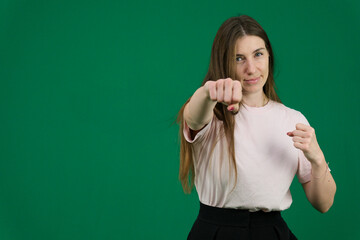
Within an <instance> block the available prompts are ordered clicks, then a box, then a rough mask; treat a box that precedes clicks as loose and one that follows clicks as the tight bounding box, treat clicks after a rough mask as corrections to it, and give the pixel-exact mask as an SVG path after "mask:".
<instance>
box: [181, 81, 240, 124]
mask: <svg viewBox="0 0 360 240" xmlns="http://www.w3.org/2000/svg"><path fill="white" fill-rule="evenodd" d="M241 99H242V88H241V84H240V82H239V81H237V80H232V79H231V78H227V79H219V80H217V81H207V82H206V83H205V85H204V86H202V87H200V88H199V89H197V90H196V91H195V93H194V95H193V96H192V97H191V99H190V101H189V102H188V103H187V104H186V106H185V109H184V119H185V121H186V123H187V125H188V126H189V128H190V129H191V130H194V131H197V130H200V129H202V128H203V127H204V126H205V125H206V124H208V123H209V122H210V121H211V119H212V117H213V114H214V113H213V110H214V107H215V105H216V103H217V102H221V103H224V104H226V105H228V107H227V109H228V110H229V111H232V112H237V111H238V110H239V103H240V101H241Z"/></svg>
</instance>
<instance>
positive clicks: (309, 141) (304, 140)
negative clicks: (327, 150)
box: [287, 123, 324, 163]
mask: <svg viewBox="0 0 360 240" xmlns="http://www.w3.org/2000/svg"><path fill="white" fill-rule="evenodd" d="M287 135H288V136H290V137H292V140H293V142H294V146H295V147H296V148H298V149H300V150H301V151H303V152H304V155H305V157H306V158H307V159H308V160H309V161H310V162H311V163H320V162H321V161H322V160H323V159H324V154H323V152H322V151H321V149H320V146H319V144H318V142H317V140H316V135H315V130H314V129H313V128H312V127H310V126H308V125H305V124H302V123H298V124H296V130H294V131H292V132H288V133H287Z"/></svg>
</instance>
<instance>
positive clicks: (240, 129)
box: [178, 16, 336, 240]
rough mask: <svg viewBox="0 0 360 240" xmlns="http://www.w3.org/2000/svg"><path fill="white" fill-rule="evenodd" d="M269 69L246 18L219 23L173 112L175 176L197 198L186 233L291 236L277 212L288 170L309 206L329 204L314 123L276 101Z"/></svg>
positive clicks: (328, 178)
mask: <svg viewBox="0 0 360 240" xmlns="http://www.w3.org/2000/svg"><path fill="white" fill-rule="evenodd" d="M273 71H274V56H273V52H272V49H271V45H270V41H269V39H268V37H267V35H266V33H265V31H264V30H263V29H262V27H261V26H260V25H259V24H258V23H257V22H256V21H255V20H254V19H252V18H251V17H248V16H240V17H233V18H230V19H228V20H227V21H225V22H224V23H223V24H222V26H221V27H220V29H219V30H218V32H217V34H216V36H215V39H214V43H213V47H212V52H211V58H210V65H209V70H208V73H207V75H206V77H205V79H204V81H203V83H202V86H201V87H200V88H199V89H197V90H196V91H195V93H194V94H193V96H192V97H191V98H190V99H189V100H188V101H187V102H186V103H185V104H184V106H183V107H182V109H181V110H180V112H179V119H178V121H179V123H180V136H181V150H180V174H179V176H180V180H181V182H182V185H183V188H184V191H185V192H190V191H191V188H192V186H193V185H195V187H196V190H197V193H198V195H199V200H200V211H199V215H198V218H197V219H196V221H195V223H194V225H193V227H192V229H191V231H190V233H189V236H188V239H261V240H266V239H296V237H295V236H294V235H293V234H292V233H291V231H290V230H289V228H288V227H287V225H286V223H285V222H284V220H283V218H282V217H281V211H283V210H285V209H287V208H289V207H290V205H291V203H292V198H291V194H290V190H289V188H290V185H291V182H292V180H293V178H294V176H295V174H296V175H297V177H298V180H299V182H300V183H301V184H302V186H303V188H304V191H305V194H306V197H307V199H308V200H309V201H310V203H311V204H312V205H313V206H314V207H315V208H316V209H317V210H319V211H320V212H322V213H324V212H326V211H328V210H329V208H330V207H331V206H332V204H333V200H334V195H335V191H336V185H335V182H334V179H333V178H332V175H331V174H330V169H329V168H328V165H327V163H326V162H325V158H324V155H323V152H322V151H321V149H320V147H319V145H318V143H317V140H316V136H315V132H314V129H313V128H311V127H310V126H309V124H308V122H307V120H306V118H305V117H304V116H303V115H302V114H301V113H300V112H298V111H295V110H293V109H290V108H287V107H286V106H284V105H283V104H282V103H281V102H280V99H279V97H278V96H277V94H276V92H275V89H274V87H275V83H274V77H273ZM189 181H190V182H189Z"/></svg>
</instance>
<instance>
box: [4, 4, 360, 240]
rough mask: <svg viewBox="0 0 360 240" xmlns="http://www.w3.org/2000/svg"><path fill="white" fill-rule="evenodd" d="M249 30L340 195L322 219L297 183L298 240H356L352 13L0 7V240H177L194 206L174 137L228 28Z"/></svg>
mask: <svg viewBox="0 0 360 240" xmlns="http://www.w3.org/2000/svg"><path fill="white" fill-rule="evenodd" d="M239 14H247V15H250V16H252V17H254V18H255V19H256V20H258V21H259V22H260V24H262V26H263V27H264V29H265V30H266V31H267V33H268V35H269V38H270V40H271V42H272V44H273V48H274V51H275V58H276V60H277V65H276V82H277V86H278V93H279V95H280V97H281V99H282V101H283V102H284V103H285V104H286V105H287V106H289V107H291V108H294V109H297V110H299V111H301V112H302V113H303V114H304V115H305V116H306V117H307V118H308V120H309V122H310V123H311V125H312V126H313V127H314V128H315V129H316V132H317V137H318V140H319V142H320V145H321V147H322V149H323V151H324V153H325V156H326V159H327V161H329V162H330V168H331V169H332V174H333V176H334V178H335V181H336V183H337V194H336V197H335V203H334V205H333V207H332V208H331V209H330V211H329V212H328V213H326V214H321V213H319V212H317V211H316V210H315V209H314V208H312V207H311V205H310V203H309V202H308V201H307V199H306V197H305V194H304V192H303V190H302V188H301V185H300V184H299V183H298V181H297V179H296V178H295V180H294V183H293V185H292V187H291V190H292V193H293V198H294V202H293V205H292V207H291V208H290V209H288V210H286V211H285V212H284V213H283V216H284V218H285V219H286V220H287V222H288V225H289V227H290V228H291V229H292V231H293V232H294V233H295V234H296V235H297V236H298V238H299V239H360V238H359V237H360V234H359V232H358V230H357V228H358V223H359V222H360V217H359V213H360V211H359V210H360V209H359V202H360V197H359V196H360V193H359V187H358V186H359V183H360V181H359V179H360V177H359V176H360V175H359V169H360V164H359V154H358V153H357V152H356V150H359V135H360V127H359V123H360V111H359V100H360V99H359V95H358V92H359V87H360V78H359V76H360V68H359V62H360V51H359V42H360V33H359V26H360V18H359V16H360V2H359V1H357V0H353V1H350V0H342V1H313V0H312V1H294V2H290V1H285V0H283V1H267V0H262V1H242V0H233V1H205V0H202V1H190V0H184V1H169V0H166V1H165V0H164V1H145V0H139V1H136V0H135V1H115V0H113V1H109V0H105V1H64V0H62V1H60V0H58V1H46V0H42V1H38V0H32V1H25V0H22V1H20V0H17V1H16V0H12V1H4V0H1V1H0V111H1V115H0V136H1V138H0V141H1V142H0V239H1V240H10V239H11V240H18V239H26V240H27V239H39V240H40V239H44V240H48V239H54V240H55V239H87V240H92V239H185V238H186V236H187V234H188V231H189V230H190V228H191V226H192V224H193V221H194V220H195V218H196V215H197V211H198V207H199V203H198V198H197V195H196V192H195V191H194V192H193V193H192V194H191V195H185V194H183V192H182V188H181V184H180V182H179V180H178V166H179V140H178V135H177V133H178V126H177V125H176V124H173V122H174V120H175V117H176V114H177V112H178V110H179V108H180V107H181V106H182V104H183V103H184V102H185V100H186V99H187V98H188V97H190V96H191V94H192V93H193V92H194V91H195V90H196V89H197V88H198V87H199V86H200V83H201V81H202V79H203V77H204V75H205V73H206V70H207V67H208V62H209V56H210V50H211V45H212V41H213V38H214V36H215V34H216V31H217V29H218V28H219V26H220V25H221V24H222V22H223V21H225V20H226V19H227V18H229V17H231V16H236V15H239Z"/></svg>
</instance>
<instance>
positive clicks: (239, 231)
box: [187, 203, 297, 240]
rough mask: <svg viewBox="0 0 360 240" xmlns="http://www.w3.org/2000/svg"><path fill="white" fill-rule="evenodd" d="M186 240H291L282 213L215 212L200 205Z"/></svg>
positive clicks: (220, 209) (208, 207)
mask: <svg viewBox="0 0 360 240" xmlns="http://www.w3.org/2000/svg"><path fill="white" fill-rule="evenodd" d="M187 239H188V240H200V239H201V240H211V239H221V240H222V239H224V240H231V239H234V240H235V239H237V240H243V239H251V240H273V239H280V240H289V239H291V240H293V239H295V240H296V239H297V238H296V237H295V236H294V234H293V233H292V232H291V231H290V229H289V228H288V226H287V224H286V223H285V221H284V219H283V218H282V216H281V212H278V211H272V212H263V211H258V212H249V211H248V210H239V209H229V208H217V207H211V206H207V205H205V204H202V203H200V211H199V215H198V217H197V219H196V221H195V223H194V225H193V227H192V228H191V231H190V233H189V236H188V238H187Z"/></svg>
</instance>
